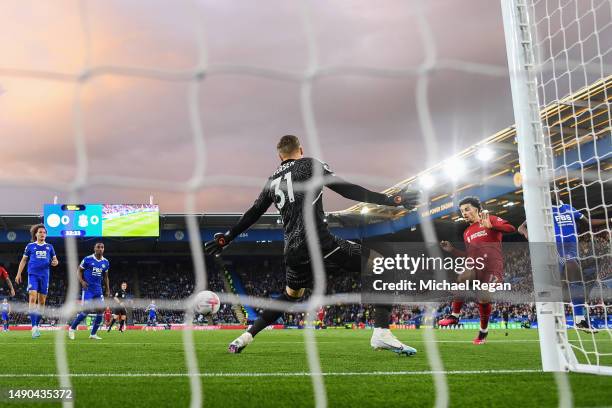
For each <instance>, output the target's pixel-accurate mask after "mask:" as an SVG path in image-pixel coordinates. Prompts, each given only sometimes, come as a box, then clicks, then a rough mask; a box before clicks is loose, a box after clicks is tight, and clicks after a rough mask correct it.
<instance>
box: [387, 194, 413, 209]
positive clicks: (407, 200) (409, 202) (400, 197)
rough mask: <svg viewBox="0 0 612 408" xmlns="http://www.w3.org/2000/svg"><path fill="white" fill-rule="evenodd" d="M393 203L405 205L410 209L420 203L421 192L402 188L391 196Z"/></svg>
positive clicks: (399, 205)
mask: <svg viewBox="0 0 612 408" xmlns="http://www.w3.org/2000/svg"><path fill="white" fill-rule="evenodd" d="M389 200H390V201H391V203H392V204H391V205H393V206H395V207H404V208H405V209H407V210H410V209H412V208H414V207H416V205H417V204H418V203H419V192H418V191H414V190H401V191H399V192H397V193H396V194H394V195H391V196H389Z"/></svg>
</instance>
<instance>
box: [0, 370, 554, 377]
mask: <svg viewBox="0 0 612 408" xmlns="http://www.w3.org/2000/svg"><path fill="white" fill-rule="evenodd" d="M533 373H543V371H542V370H540V369H517V370H451V371H432V370H425V371H368V372H361V373H360V372H328V373H319V374H317V375H322V376H325V377H359V376H407V375H433V374H444V375H474V374H476V375H480V374H533ZM311 375H313V373H309V372H288V373H283V372H275V373H198V374H196V375H194V377H310V376H311ZM67 376H69V377H86V378H87V377H93V378H98V377H102V378H105V377H109V378H112V377H119V378H122V377H191V375H189V374H188V373H71V374H68V375H67ZM30 377H44V378H56V377H62V375H60V374H56V373H53V374H0V378H30Z"/></svg>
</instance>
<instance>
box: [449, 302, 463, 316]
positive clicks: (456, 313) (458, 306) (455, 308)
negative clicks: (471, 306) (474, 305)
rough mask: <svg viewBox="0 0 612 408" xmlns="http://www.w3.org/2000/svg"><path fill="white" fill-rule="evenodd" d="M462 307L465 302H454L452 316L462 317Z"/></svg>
mask: <svg viewBox="0 0 612 408" xmlns="http://www.w3.org/2000/svg"><path fill="white" fill-rule="evenodd" d="M461 306H463V300H453V303H452V315H453V316H455V317H456V318H459V316H461Z"/></svg>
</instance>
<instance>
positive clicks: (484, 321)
mask: <svg viewBox="0 0 612 408" xmlns="http://www.w3.org/2000/svg"><path fill="white" fill-rule="evenodd" d="M478 310H479V311H480V331H481V332H483V333H486V332H487V331H488V328H489V316H491V304H490V303H479V304H478Z"/></svg>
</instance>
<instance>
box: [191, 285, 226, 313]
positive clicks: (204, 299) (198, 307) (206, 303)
mask: <svg viewBox="0 0 612 408" xmlns="http://www.w3.org/2000/svg"><path fill="white" fill-rule="evenodd" d="M220 306H221V301H220V300H219V296H217V294H216V293H215V292H211V291H210V290H203V291H201V292H200V293H198V294H197V295H196V297H195V301H194V307H193V309H194V310H195V312H196V313H200V314H203V315H205V316H207V315H211V314H215V313H217V312H218V311H219V307H220Z"/></svg>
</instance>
